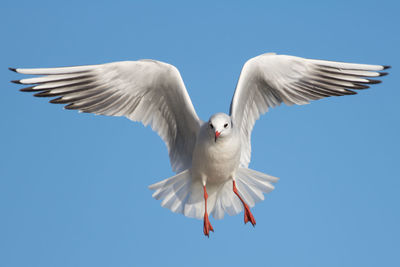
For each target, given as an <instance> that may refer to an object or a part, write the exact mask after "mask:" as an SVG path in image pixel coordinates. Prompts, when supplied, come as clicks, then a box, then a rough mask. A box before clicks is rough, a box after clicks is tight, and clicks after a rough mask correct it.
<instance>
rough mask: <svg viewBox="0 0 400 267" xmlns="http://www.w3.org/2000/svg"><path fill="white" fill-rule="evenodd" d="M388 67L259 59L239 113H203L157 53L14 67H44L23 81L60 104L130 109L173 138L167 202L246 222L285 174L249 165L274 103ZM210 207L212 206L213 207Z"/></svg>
mask: <svg viewBox="0 0 400 267" xmlns="http://www.w3.org/2000/svg"><path fill="white" fill-rule="evenodd" d="M386 68H388V67H387V66H381V65H365V64H352V63H342V62H333V61H324V60H312V59H304V58H300V57H294V56H286V55H276V54H273V53H269V54H264V55H260V56H257V57H254V58H252V59H250V60H248V61H247V62H246V64H245V65H244V66H243V69H242V72H241V74H240V78H239V81H238V84H237V87H236V91H235V94H234V97H233V99H232V103H231V107H230V115H227V114H223V113H217V114H214V115H213V116H211V118H210V119H209V120H208V121H207V122H203V121H201V120H200V119H199V118H198V116H197V114H196V112H195V109H194V107H193V105H192V102H191V100H190V98H189V95H188V93H187V91H186V88H185V85H184V83H183V80H182V78H181V76H180V74H179V71H178V70H177V69H176V68H175V67H174V66H172V65H170V64H167V63H163V62H160V61H155V60H139V61H125V62H114V63H108V64H101V65H90V66H77V67H63V68H40V69H19V68H17V69H13V68H10V69H11V70H13V71H16V72H18V73H22V74H33V75H44V76H41V77H35V78H27V79H22V80H18V81H14V82H16V83H20V84H30V85H32V86H30V87H27V88H24V89H21V91H28V92H36V94H35V96H38V97H57V98H55V99H52V100H51V101H50V102H51V103H59V104H67V105H66V106H65V108H66V109H77V110H79V111H81V112H90V113H95V114H101V115H108V116H125V117H127V118H129V119H131V120H133V121H140V122H142V123H143V124H144V125H150V126H151V128H152V129H153V130H154V131H156V132H157V133H158V134H159V135H160V137H161V138H162V139H163V140H164V142H165V143H166V145H167V148H168V152H169V157H170V162H171V166H172V169H173V171H174V172H176V173H177V175H175V176H173V177H171V178H169V179H166V180H163V181H161V182H159V183H156V184H153V185H151V186H150V189H152V190H154V191H155V192H154V194H153V197H154V198H156V199H160V200H162V202H161V205H162V206H163V207H166V208H168V209H170V210H171V211H173V212H178V213H183V214H184V215H185V216H188V217H194V218H198V219H201V218H203V219H204V233H205V234H206V235H207V236H208V235H209V231H213V229H212V226H211V224H210V223H209V220H208V214H212V215H213V217H214V218H216V219H221V218H223V217H224V214H225V213H228V214H229V215H235V214H237V213H239V212H241V211H242V210H243V208H244V209H245V222H247V221H251V223H252V224H253V225H254V224H255V220H254V218H253V216H252V214H251V212H250V208H249V207H253V206H254V205H255V203H256V202H258V201H261V200H263V199H264V195H263V193H268V192H270V191H272V190H273V189H274V187H273V185H272V183H274V182H276V181H277V180H278V178H275V177H272V176H269V175H267V174H264V173H260V172H257V171H254V170H251V169H248V165H249V163H250V156H251V142H250V139H251V131H252V129H253V126H254V123H255V121H256V120H257V119H258V118H259V117H260V115H262V114H264V113H265V112H267V111H268V109H269V108H271V107H275V106H277V105H280V104H281V103H282V102H283V103H285V104H287V105H293V104H297V105H303V104H307V103H309V101H310V100H317V99H321V98H324V97H329V96H341V95H349V94H355V92H354V91H353V90H358V89H365V88H368V86H367V84H374V83H378V82H380V81H377V80H371V79H369V78H375V77H378V76H383V75H385V74H387V73H384V72H379V71H381V70H383V69H386ZM206 207H207V210H206Z"/></svg>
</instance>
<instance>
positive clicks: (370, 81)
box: [367, 79, 382, 84]
mask: <svg viewBox="0 0 400 267" xmlns="http://www.w3.org/2000/svg"><path fill="white" fill-rule="evenodd" d="M367 80H368V83H370V84H377V83H381V82H382V81H380V80H371V79H367Z"/></svg>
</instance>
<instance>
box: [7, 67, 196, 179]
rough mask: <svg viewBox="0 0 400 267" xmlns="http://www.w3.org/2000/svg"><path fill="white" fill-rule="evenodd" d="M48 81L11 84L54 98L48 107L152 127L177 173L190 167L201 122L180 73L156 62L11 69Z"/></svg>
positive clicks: (23, 81)
mask: <svg viewBox="0 0 400 267" xmlns="http://www.w3.org/2000/svg"><path fill="white" fill-rule="evenodd" d="M10 70H13V71H15V72H18V73H23V74H35V75H46V76H42V77H35V78H27V79H22V80H19V81H13V82H15V83H20V84H31V85H32V84H34V85H33V86H31V87H28V88H24V89H21V91H26V92H38V93H36V94H35V96H38V97H53V96H59V97H58V98H55V99H52V100H51V101H50V103H58V104H68V105H67V106H65V108H66V109H77V110H79V111H81V112H90V113H95V114H101V115H108V116H125V117H127V118H129V119H131V120H133V121H140V122H142V123H143V124H144V125H148V124H150V125H151V128H152V129H153V130H155V131H156V132H157V133H158V134H159V135H160V137H161V138H162V139H163V140H164V142H165V143H166V145H167V148H168V152H169V157H170V161H171V166H172V169H173V171H175V172H180V171H182V170H184V169H187V168H189V167H190V165H191V162H192V152H193V148H194V145H195V142H196V135H197V132H198V130H199V127H200V123H201V121H200V120H199V118H198V116H197V114H196V112H195V110H194V107H193V104H192V102H191V101H190V98H189V95H188V93H187V91H186V88H185V85H184V83H183V81H182V78H181V76H180V74H179V71H178V70H177V69H176V68H175V67H174V66H172V65H169V64H167V63H163V62H159V61H155V60H139V61H124V62H114V63H108V64H102V65H91V66H76V67H65V68H49V69H12V68H10Z"/></svg>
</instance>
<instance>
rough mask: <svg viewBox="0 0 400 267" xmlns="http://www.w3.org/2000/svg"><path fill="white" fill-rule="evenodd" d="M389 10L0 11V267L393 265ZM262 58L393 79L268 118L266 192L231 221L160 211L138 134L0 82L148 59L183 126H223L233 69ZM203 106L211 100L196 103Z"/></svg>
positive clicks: (77, 7)
mask: <svg viewBox="0 0 400 267" xmlns="http://www.w3.org/2000/svg"><path fill="white" fill-rule="evenodd" d="M399 11H400V6H399V4H398V3H396V1H365V0H364V1H343V2H341V1H332V2H329V1H301V2H300V1H296V2H294V1H293V2H290V1H268V2H267V1H251V2H250V1H242V2H240V1H226V2H222V1H220V2H218V3H216V2H215V1H202V2H201V4H200V3H198V4H192V3H190V4H189V3H188V1H186V2H184V1H182V2H172V1H162V2H161V1H160V2H154V1H142V2H135V1H112V2H111V1H109V2H106V1H62V2H58V1H40V0H37V1H7V2H4V3H2V8H1V10H0V32H1V35H2V36H3V39H2V42H1V43H0V54H1V57H0V58H1V61H0V84H1V89H2V97H1V98H0V109H1V114H2V118H1V131H0V140H1V141H0V142H1V150H0V151H1V152H0V214H1V217H0V266H7V267H14V266H15V267H16V266H18V267H19V266H21V267H22V266H40V267H47V266H57V267H63V266H85V267H87V266H96V267H101V266H113V267H117V266H205V265H206V266H214V265H217V264H218V265H219V266H239V265H242V266H243V265H249V266H250V265H253V266H324V267H329V266H399V265H400V260H399V256H398V252H399V251H400V241H399V240H400V228H399V225H400V209H399V204H400V194H399V190H400V179H399V178H400V164H399V163H400V162H399V150H400V145H399V136H400V124H399V122H400V119H399V117H400V116H399V115H400V112H399V109H398V99H399V98H400V91H399V88H398V85H397V82H396V81H397V80H398V79H399V72H398V66H399V65H400V56H399V52H398V48H399V47H400V35H399V34H398V30H399V29H398V27H399V25H400V19H399V16H398V13H399ZM265 52H277V53H280V54H290V55H297V56H302V57H307V58H316V59H327V60H337V61H348V62H356V63H371V64H385V65H392V66H393V68H392V69H391V70H390V75H389V76H386V77H384V78H383V83H382V84H379V85H376V86H373V87H372V89H370V90H365V91H362V92H360V94H358V95H356V96H348V97H341V98H329V99H324V100H321V101H318V102H314V103H312V104H311V105H307V106H296V107H287V106H281V107H278V108H276V109H274V110H271V111H270V112H269V113H268V114H267V115H265V116H263V117H262V118H261V120H259V121H258V122H257V124H256V126H255V129H254V131H253V135H252V144H253V154H252V162H251V164H250V167H251V168H253V169H256V170H259V171H262V172H265V173H268V174H271V175H274V176H277V177H280V178H281V179H280V181H279V183H278V184H277V185H276V190H274V191H273V192H272V193H271V194H269V195H268V196H267V198H266V200H265V201H264V202H262V203H259V204H257V205H256V207H255V208H254V209H253V214H254V216H255V218H256V220H257V226H256V227H255V228H254V229H253V227H251V226H250V225H243V214H240V215H238V216H234V217H229V216H228V217H225V219H223V220H221V221H216V220H213V219H211V223H212V225H213V226H214V229H215V233H212V234H211V237H210V238H209V239H207V238H205V237H204V236H203V234H202V222H201V221H198V220H194V219H189V218H185V217H184V216H182V215H178V214H174V213H172V212H170V211H169V210H167V209H164V208H162V207H160V203H159V202H158V201H156V200H154V199H152V198H151V192H150V191H149V190H148V189H147V186H148V185H149V184H152V183H154V182H157V181H159V180H161V179H164V178H167V177H169V176H171V175H173V173H172V171H171V169H170V166H169V161H168V155H167V150H166V148H165V146H164V144H163V142H162V141H161V139H160V138H159V137H158V136H157V134H155V133H153V132H152V131H151V130H150V129H149V128H145V127H143V126H142V125H140V124H137V123H136V124H135V123H132V122H130V121H129V120H127V119H124V118H111V117H102V116H94V115H91V114H78V113H77V112H75V111H65V110H63V109H62V107H61V106H59V105H51V104H47V100H46V99H38V98H33V97H32V96H31V95H29V94H28V93H21V92H19V91H18V89H19V88H20V87H19V86H17V85H14V84H11V83H9V81H10V80H14V79H18V78H20V77H21V76H19V75H17V74H15V73H12V72H10V71H8V70H7V67H10V66H12V67H56V66H70V65H84V64H97V63H105V62H111V61H119V60H136V59H142V58H153V59H158V60H162V61H165V62H168V63H171V64H173V65H175V66H177V68H178V69H179V70H180V72H181V74H182V77H183V79H184V81H185V84H186V87H187V89H188V92H189V94H190V96H191V98H192V102H193V104H194V106H195V108H196V110H197V113H198V115H199V116H200V117H201V118H202V119H204V120H206V119H208V117H209V116H210V115H211V114H213V113H215V112H228V109H229V104H230V101H231V96H232V95H233V92H234V88H235V85H236V82H237V79H238V76H239V73H240V70H241V67H242V65H243V64H244V62H245V61H246V60H247V59H249V58H251V57H253V56H256V55H258V54H261V53H265ZM211 96H212V97H211Z"/></svg>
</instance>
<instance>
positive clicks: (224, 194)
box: [149, 168, 278, 219]
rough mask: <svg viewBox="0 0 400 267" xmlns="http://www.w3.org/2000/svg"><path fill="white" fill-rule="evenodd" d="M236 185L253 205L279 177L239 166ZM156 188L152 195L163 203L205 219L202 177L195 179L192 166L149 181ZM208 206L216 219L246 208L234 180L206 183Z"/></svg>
mask: <svg viewBox="0 0 400 267" xmlns="http://www.w3.org/2000/svg"><path fill="white" fill-rule="evenodd" d="M235 181H236V186H237V189H238V191H239V194H240V195H241V196H242V198H243V199H244V201H245V202H246V203H247V204H248V205H249V206H250V207H253V206H254V205H255V203H257V202H259V201H262V200H264V195H263V193H269V192H271V191H272V190H273V189H274V186H273V185H272V184H271V183H275V182H277V181H278V178H276V177H273V176H270V175H267V174H264V173H261V172H258V171H254V170H251V169H247V168H239V169H238V171H237V172H236V177H235ZM149 188H150V189H151V190H155V192H154V193H153V197H154V198H155V199H158V200H161V199H162V202H161V206H163V207H165V208H168V209H170V210H171V211H172V212H176V213H182V214H184V215H185V216H187V217H192V218H196V219H203V216H204V194H203V186H202V184H201V182H200V181H197V180H193V179H192V176H191V172H190V170H185V171H183V172H181V173H178V174H177V175H175V176H172V177H170V178H168V179H165V180H163V181H161V182H158V183H155V184H153V185H150V186H149ZM207 193H208V201H207V210H208V213H209V214H212V216H213V217H214V218H215V219H222V218H223V217H224V215H225V212H226V213H228V214H229V215H231V216H232V215H236V214H238V213H240V212H241V211H242V210H243V205H242V203H241V202H240V200H239V198H238V197H237V196H236V195H235V193H234V192H233V185H232V180H227V181H224V182H222V183H220V184H207Z"/></svg>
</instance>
